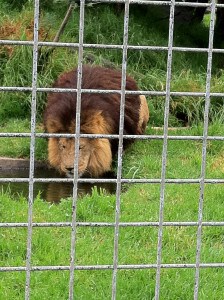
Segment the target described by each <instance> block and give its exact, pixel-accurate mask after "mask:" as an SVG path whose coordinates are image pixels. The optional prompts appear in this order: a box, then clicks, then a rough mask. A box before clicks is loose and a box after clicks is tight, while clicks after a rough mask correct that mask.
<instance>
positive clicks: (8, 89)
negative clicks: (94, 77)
mask: <svg viewBox="0 0 224 300" xmlns="http://www.w3.org/2000/svg"><path fill="white" fill-rule="evenodd" d="M0 92H32V87H15V86H14V87H13V86H0ZM37 92H45V93H49V92H52V93H76V92H77V89H67V88H37ZM81 92H82V93H83V94H85V93H89V94H120V93H121V91H120V90H96V89H82V90H81ZM125 94H126V95H145V96H165V95H166V92H165V91H140V90H138V91H125ZM170 95H171V96H174V97H180V96H186V97H205V92H184V91H183V92H170ZM210 96H211V97H224V93H221V92H220V93H210Z"/></svg>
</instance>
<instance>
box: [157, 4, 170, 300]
mask: <svg viewBox="0 0 224 300" xmlns="http://www.w3.org/2000/svg"><path fill="white" fill-rule="evenodd" d="M174 10H175V0H171V3H170V18H169V41H168V57H167V75H166V101H165V111H164V133H163V134H164V139H163V151H162V170H161V188H160V207H159V229H158V245H157V270H156V286H155V300H158V299H159V292H160V274H161V258H162V237H163V214H164V202H165V185H166V183H165V179H166V163H167V142H168V124H169V106H170V84H171V74H172V50H173V49H172V48H173V31H174Z"/></svg>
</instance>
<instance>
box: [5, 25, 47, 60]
mask: <svg viewBox="0 0 224 300" xmlns="http://www.w3.org/2000/svg"><path fill="white" fill-rule="evenodd" d="M33 28H34V20H33V19H29V20H23V21H21V20H19V21H14V20H11V21H9V20H7V21H5V22H4V23H3V24H2V25H1V26H0V39H2V40H22V41H32V40H33ZM38 32H39V33H38V38H39V41H44V40H46V38H48V39H51V38H52V37H49V35H50V33H49V29H45V28H44V27H41V26H40V27H39V30H38ZM13 49H14V47H13V46H9V45H5V46H1V47H0V54H1V53H7V54H8V56H9V57H10V56H11V55H12V53H13Z"/></svg>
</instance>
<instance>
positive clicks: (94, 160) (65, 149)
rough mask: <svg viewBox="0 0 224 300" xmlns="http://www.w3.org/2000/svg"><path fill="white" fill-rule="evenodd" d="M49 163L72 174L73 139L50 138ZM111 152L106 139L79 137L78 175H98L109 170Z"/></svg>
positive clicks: (64, 172) (69, 175)
mask: <svg viewBox="0 0 224 300" xmlns="http://www.w3.org/2000/svg"><path fill="white" fill-rule="evenodd" d="M48 159H49V162H50V164H51V165H52V166H53V167H55V168H56V169H58V170H59V172H61V173H63V174H65V175H66V176H67V177H73V176H74V159H75V139H74V138H50V139H49V143H48ZM111 162H112V153H111V148H110V143H109V141H108V140H107V139H88V138H80V141H79V158H78V175H79V177H81V176H83V175H85V176H90V177H98V176H99V175H101V174H103V173H104V172H107V171H109V170H110V167H111Z"/></svg>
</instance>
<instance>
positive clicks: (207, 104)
mask: <svg viewBox="0 0 224 300" xmlns="http://www.w3.org/2000/svg"><path fill="white" fill-rule="evenodd" d="M214 27H215V0H212V2H211V20H210V29H209V46H208V63H207V77H206V94H205V111H204V129H203V143H202V163H201V181H200V196H199V206H198V230H197V248H196V270H195V286H194V300H197V299H198V291H199V277H200V265H199V264H200V256H201V238H202V220H203V202H204V190H205V182H204V181H205V173H206V154H207V137H208V124H209V107H210V86H211V76H212V74H211V73H212V49H213V38H214Z"/></svg>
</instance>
